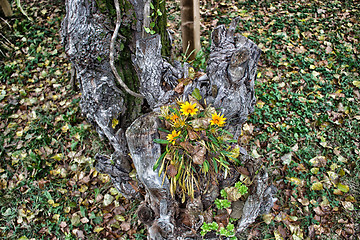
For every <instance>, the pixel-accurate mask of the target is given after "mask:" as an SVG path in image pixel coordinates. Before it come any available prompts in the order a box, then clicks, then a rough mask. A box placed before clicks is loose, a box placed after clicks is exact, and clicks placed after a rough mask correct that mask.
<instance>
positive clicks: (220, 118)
mask: <svg viewBox="0 0 360 240" xmlns="http://www.w3.org/2000/svg"><path fill="white" fill-rule="evenodd" d="M211 117H212V119H211V120H210V123H211V125H218V126H219V127H222V126H224V124H225V120H226V118H224V115H218V114H217V113H214V114H212V115H211Z"/></svg>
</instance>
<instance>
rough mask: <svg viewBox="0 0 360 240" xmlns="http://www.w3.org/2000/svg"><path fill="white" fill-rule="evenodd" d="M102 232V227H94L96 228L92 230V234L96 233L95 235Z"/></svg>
mask: <svg viewBox="0 0 360 240" xmlns="http://www.w3.org/2000/svg"><path fill="white" fill-rule="evenodd" d="M102 230H104V228H103V227H99V226H96V227H95V228H94V232H96V233H99V232H101V231H102Z"/></svg>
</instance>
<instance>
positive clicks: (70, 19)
mask: <svg viewBox="0 0 360 240" xmlns="http://www.w3.org/2000/svg"><path fill="white" fill-rule="evenodd" d="M115 1H116V0H115ZM122 3H123V4H122V8H121V9H122V13H123V15H122V17H121V21H119V18H118V17H115V16H113V19H117V22H118V23H119V22H120V23H121V25H123V26H124V28H126V27H127V28H126V29H128V30H131V31H130V32H131V34H129V35H128V36H127V37H124V36H122V37H121V36H117V37H118V38H117V39H119V41H116V42H115V43H114V42H113V43H114V45H115V47H114V48H115V54H114V56H115V59H117V61H115V63H116V65H117V67H118V70H119V75H120V78H122V80H124V82H125V83H126V84H128V85H130V83H131V84H132V85H131V86H132V89H131V90H132V91H135V92H138V93H140V94H141V95H142V96H143V98H134V97H132V96H131V95H129V94H128V93H127V91H125V89H124V88H123V87H122V85H121V84H119V83H118V79H117V77H116V75H117V73H115V74H114V72H113V71H112V69H111V64H110V60H111V58H110V52H111V45H112V39H114V36H113V31H114V29H115V30H116V28H115V26H114V24H112V23H111V22H110V18H109V16H108V15H105V14H104V13H102V12H101V11H100V10H99V6H97V4H96V2H95V0H67V2H66V10H67V13H66V16H65V19H64V21H63V25H62V37H63V42H64V45H65V50H66V53H67V54H68V56H69V58H70V60H71V62H72V64H73V66H74V68H75V70H76V72H77V80H78V81H79V83H80V86H81V87H80V89H81V92H82V98H81V102H80V107H81V109H82V112H83V114H84V115H85V116H86V117H87V119H88V121H89V122H91V123H92V124H93V125H94V126H95V127H96V130H97V131H98V133H99V134H100V135H101V136H103V137H105V138H107V139H108V140H109V142H110V143H111V145H112V146H113V148H114V150H115V151H114V153H113V154H112V156H110V157H108V156H101V155H97V156H96V159H97V165H96V168H97V169H98V170H99V171H100V172H103V173H107V174H109V175H110V177H111V179H112V181H113V183H114V185H115V186H116V187H117V189H118V190H119V191H120V192H121V193H122V194H123V195H124V196H125V197H127V198H138V199H141V200H142V204H141V205H140V206H139V209H138V216H139V219H140V220H141V221H142V222H143V223H144V224H146V225H147V226H148V230H149V234H148V239H199V238H201V237H200V235H199V233H198V232H199V231H198V230H199V228H200V226H201V225H202V223H203V222H204V219H205V213H204V211H205V210H206V209H207V208H208V207H209V206H210V205H211V204H212V202H213V201H214V200H215V198H217V197H218V196H219V190H220V187H222V188H223V187H227V186H230V185H232V184H234V182H236V181H237V180H238V177H239V176H240V172H238V171H237V170H236V169H233V172H232V173H233V174H232V178H230V179H225V180H221V181H219V186H216V185H214V186H211V187H210V189H209V190H208V191H207V193H205V192H202V193H199V194H198V195H197V197H196V198H195V199H194V200H193V201H191V200H187V201H186V202H185V203H184V204H180V203H179V202H178V201H177V198H172V197H171V196H170V194H169V182H168V181H167V180H166V178H165V181H164V182H163V177H162V176H159V175H158V172H157V171H154V170H153V166H154V163H155V161H156V160H157V159H158V158H159V156H160V154H161V148H160V145H159V144H157V143H154V142H153V139H155V138H159V136H158V132H157V129H158V127H159V124H160V123H159V120H158V118H157V114H156V111H158V110H159V107H161V106H162V105H165V104H171V103H173V102H174V101H175V99H176V98H178V97H187V96H188V95H189V94H191V93H192V92H193V90H194V89H195V88H197V89H199V91H200V93H201V94H202V96H203V97H204V98H205V99H206V101H207V103H208V104H212V105H213V106H214V107H216V108H221V109H222V110H223V114H224V115H225V116H226V117H227V118H228V120H229V121H228V125H227V129H228V130H229V131H230V132H232V133H233V134H234V135H235V137H238V136H239V135H240V133H241V125H242V124H243V123H244V122H245V120H246V118H247V116H248V114H250V113H251V112H253V108H254V104H255V96H254V81H255V78H256V68H257V61H258V59H259V56H260V50H259V48H258V47H257V46H256V44H254V43H253V42H252V41H250V40H249V39H247V38H245V37H243V36H241V35H235V28H236V25H237V22H236V21H233V22H232V24H231V26H230V27H229V29H226V28H225V26H219V27H217V28H216V29H215V30H214V32H213V33H212V46H211V54H210V57H209V60H208V68H207V75H205V76H202V77H200V78H195V79H193V80H192V82H191V83H190V84H188V85H187V86H186V87H185V89H184V91H183V93H182V95H180V94H179V93H178V91H174V88H175V86H176V85H177V84H178V81H177V79H179V78H186V77H187V74H188V65H187V64H181V63H178V62H173V63H169V62H168V61H167V60H165V59H164V58H163V57H162V56H161V48H162V45H161V39H160V36H159V35H154V36H150V37H146V36H144V31H143V29H144V26H146V24H148V23H146V21H145V19H146V14H148V13H146V12H147V10H148V9H149V8H148V5H149V2H148V1H144V0H140V1H139V0H137V1H135V0H130V1H129V2H127V1H123V2H122ZM129 16H136V19H132V18H130V17H129ZM120 29H121V28H120ZM123 32H124V31H123ZM120 34H121V31H120ZM129 56H132V58H131V59H132V63H133V64H131V62H130V61H129ZM133 66H134V68H133ZM133 69H136V71H133ZM144 109H147V110H145V111H144ZM114 119H115V120H117V121H118V122H119V124H117V125H116V126H114V124H113V123H114ZM129 153H130V155H131V159H130V158H129ZM241 154H242V157H241V159H242V161H243V163H244V165H245V168H246V169H245V170H244V171H245V172H247V174H248V175H249V176H252V177H253V180H254V183H253V185H252V188H251V189H250V195H249V197H248V198H247V200H246V201H245V202H243V203H238V204H236V206H235V204H234V209H235V207H236V208H237V217H238V218H239V223H238V226H237V231H238V232H240V231H242V230H244V229H245V228H246V227H247V226H248V225H249V224H251V223H252V222H253V221H254V220H255V218H256V217H257V216H258V215H260V214H262V213H265V212H268V211H269V210H270V208H271V207H272V204H273V202H274V200H275V199H274V198H273V190H274V189H273V187H272V186H271V184H270V183H269V180H268V175H267V173H266V171H265V170H264V169H261V168H260V166H259V165H260V164H259V163H257V162H256V161H255V160H254V159H252V158H251V157H250V156H249V155H248V154H247V153H246V151H245V149H241ZM131 162H133V164H134V166H135V168H136V171H137V179H138V181H134V180H132V179H131V178H130V177H129V172H130V171H131V170H132V169H131V164H130V163H131ZM257 172H258V174H256V173H257ZM219 179H221V178H220V177H219ZM139 189H142V191H139ZM142 193H145V194H142ZM184 219H187V221H185V220H184Z"/></svg>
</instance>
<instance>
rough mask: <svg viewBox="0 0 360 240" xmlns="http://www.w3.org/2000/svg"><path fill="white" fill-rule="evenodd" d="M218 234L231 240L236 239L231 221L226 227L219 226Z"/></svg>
mask: <svg viewBox="0 0 360 240" xmlns="http://www.w3.org/2000/svg"><path fill="white" fill-rule="evenodd" d="M219 235H220V236H224V237H228V238H230V239H231V240H235V239H237V238H236V237H235V226H234V224H232V223H229V224H228V225H227V226H226V228H225V227H221V228H220V229H219Z"/></svg>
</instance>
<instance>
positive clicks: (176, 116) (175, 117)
mask: <svg viewBox="0 0 360 240" xmlns="http://www.w3.org/2000/svg"><path fill="white" fill-rule="evenodd" d="M178 119H179V116H178V115H176V114H172V115H171V117H170V120H172V121H174V122H176V120H178Z"/></svg>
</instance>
